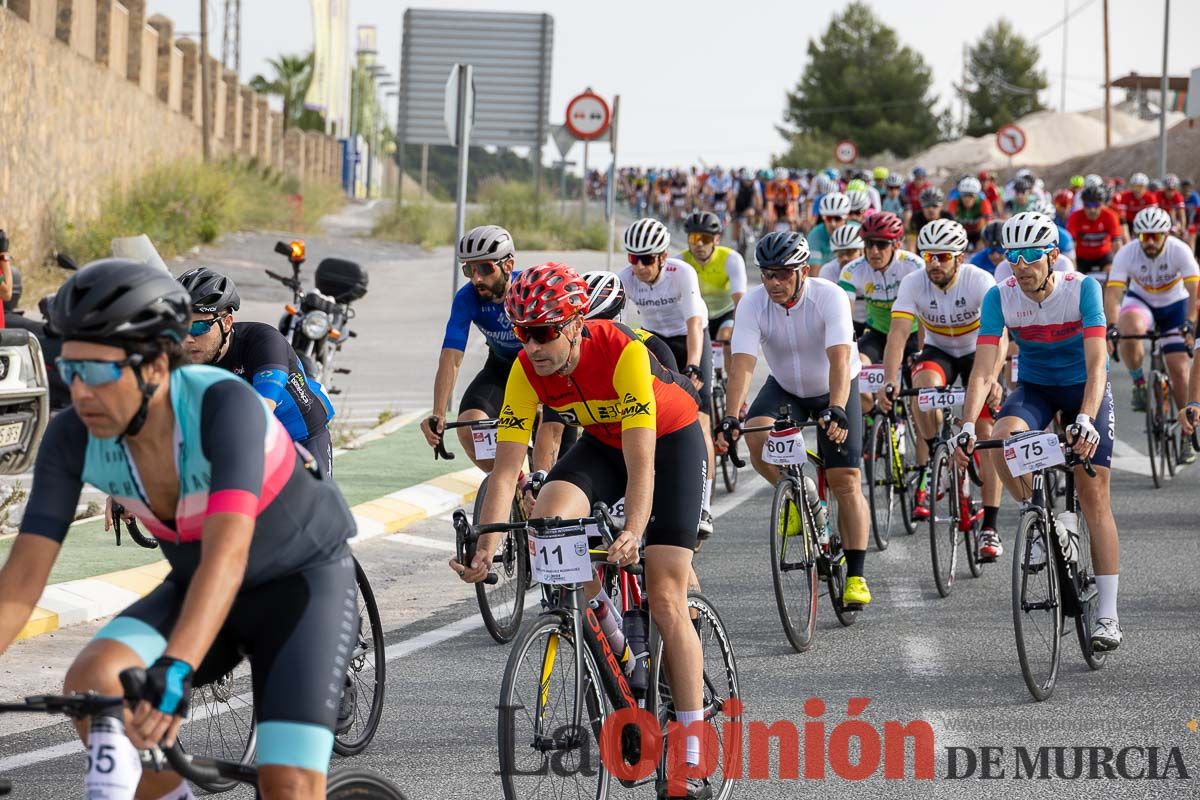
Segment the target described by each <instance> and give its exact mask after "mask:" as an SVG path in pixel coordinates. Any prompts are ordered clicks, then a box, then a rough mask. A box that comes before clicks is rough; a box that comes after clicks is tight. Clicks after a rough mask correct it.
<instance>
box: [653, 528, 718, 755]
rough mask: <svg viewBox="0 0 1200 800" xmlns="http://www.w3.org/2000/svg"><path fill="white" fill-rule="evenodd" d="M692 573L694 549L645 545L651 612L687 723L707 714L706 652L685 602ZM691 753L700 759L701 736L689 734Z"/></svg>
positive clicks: (677, 707)
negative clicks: (705, 700)
mask: <svg viewBox="0 0 1200 800" xmlns="http://www.w3.org/2000/svg"><path fill="white" fill-rule="evenodd" d="M691 573H692V551H691V550H689V549H687V548H684V547H676V546H674V545H648V546H647V547H646V592H647V594H648V596H649V601H650V615H651V618H652V619H653V620H654V625H655V627H657V628H658V632H659V635H661V636H662V640H663V657H664V660H665V661H666V667H667V674H668V676H669V677H668V682H669V684H670V686H671V697H672V698H673V700H674V703H675V714H676V718H677V719H678V721H679V723H680V724H681V725H685V726H686V725H688V724H690V723H692V722H697V721H699V720H701V719H703V717H704V696H703V691H702V685H703V681H704V656H703V653H702V652H701V649H700V639H699V637H698V636H697V635H696V628H695V627H694V626H693V625H692V620H691V618H690V616H689V614H688V607H687V593H688V583H689V580H690V575H691ZM687 755H688V759H687V760H688V763H690V764H698V763H699V762H700V758H699V755H700V743H699V738H698V737H693V736H689V737H688V741H687Z"/></svg>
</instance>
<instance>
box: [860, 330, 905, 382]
mask: <svg viewBox="0 0 1200 800" xmlns="http://www.w3.org/2000/svg"><path fill="white" fill-rule="evenodd" d="M887 339H888V337H887V334H886V333H880V332H879V331H877V330H875V329H874V328H871V327H868V328H867V330H866V333H864V334H863V335H862V336H860V337H859V339H858V352H859V353H861V354H862V355H864V356H866V357H867V358H869V359H871V363H872V364H882V363H883V351H884V350H886V349H887ZM916 352H917V335H916V334H915V333H914V334H912V335H911V336H909V337H908V341H907V342H905V343H904V361H905V362H906V363H907V362H908V359H909V357H910V356H912V355H915V354H916ZM907 372H908V370H907V368H906V369H905V373H906V374H907Z"/></svg>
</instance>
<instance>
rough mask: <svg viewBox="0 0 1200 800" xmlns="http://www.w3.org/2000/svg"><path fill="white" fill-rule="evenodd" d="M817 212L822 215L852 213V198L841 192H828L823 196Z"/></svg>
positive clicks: (839, 215)
mask: <svg viewBox="0 0 1200 800" xmlns="http://www.w3.org/2000/svg"><path fill="white" fill-rule="evenodd" d="M817 213H818V214H819V215H820V216H822V217H844V216H846V215H847V214H849V213H850V198H849V197H847V196H846V195H844V194H842V193H841V192H828V193H826V194H825V195H824V196H823V197H822V198H821V203H820V205H819V206H818V207H817Z"/></svg>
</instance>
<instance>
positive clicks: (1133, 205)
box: [1114, 172, 1159, 239]
mask: <svg viewBox="0 0 1200 800" xmlns="http://www.w3.org/2000/svg"><path fill="white" fill-rule="evenodd" d="M1114 203H1115V205H1116V207H1117V211H1119V212H1120V214H1121V222H1122V223H1123V224H1124V226H1125V229H1124V231H1125V238H1126V239H1129V238H1130V236H1129V227H1130V225H1131V224H1132V223H1133V219H1134V217H1136V216H1137V215H1138V212H1140V211H1141V210H1142V209H1143V208H1149V207H1150V206H1157V205H1159V197H1158V193H1157V192H1152V191H1150V178H1149V176H1147V175H1146V173H1144V172H1135V173H1133V174H1132V175H1130V176H1129V189H1127V190H1126V191H1124V192H1121V193H1120V194H1118V195H1117V196H1116V197H1115V198H1114Z"/></svg>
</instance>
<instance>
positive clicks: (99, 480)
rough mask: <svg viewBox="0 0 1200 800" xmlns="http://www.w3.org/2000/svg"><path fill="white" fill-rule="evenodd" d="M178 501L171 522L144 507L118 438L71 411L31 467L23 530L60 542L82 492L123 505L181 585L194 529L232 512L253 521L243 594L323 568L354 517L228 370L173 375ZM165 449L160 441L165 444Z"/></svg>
mask: <svg viewBox="0 0 1200 800" xmlns="http://www.w3.org/2000/svg"><path fill="white" fill-rule="evenodd" d="M169 392H170V401H171V408H172V410H173V412H174V415H175V464H176V469H177V470H178V480H179V498H178V501H177V503H176V507H175V509H174V514H173V518H170V519H159V518H158V517H157V516H155V514H154V512H153V511H152V510H151V508H150V500H149V498H148V497H147V495H146V490H145V488H144V487H143V484H142V480H141V477H140V476H139V474H138V470H137V465H136V464H135V463H134V460H133V457H132V456H131V455H130V452H129V449H128V447H127V445H125V444H124V443H123V442H122V441H121V439H120V438H119V437H114V438H111V439H98V438H95V437H93V436H92V435H91V434H89V433H88V431H87V428H86V427H84V424H83V422H82V421H81V420H80V418H79V416H78V414H77V413H76V411H75V410H74V409H67V410H65V411H63V412H62V413H60V414H59V415H58V416H56V417H55V418H54V419H53V420H51V422H50V425H49V427H48V428H47V429H46V434H45V437H44V438H43V439H42V446H41V450H40V452H39V453H38V460H37V466H36V468H35V470H34V479H33V491H32V494H31V496H30V499H29V504H28V505H27V506H26V509H25V518H24V520H23V521H22V522H21V532H22V535H24V534H35V535H38V536H45V537H46V538H48V539H52V540H54V541H56V542H62V541H63V539H64V538H65V537H66V534H67V530H68V528H69V526H70V524H71V521H72V518H73V517H74V511H75V506H76V503H77V502H78V500H79V493H80V491H81V489H82V487H83V484H84V483H85V482H86V483H89V484H91V485H92V486H95V487H96V488H97V489H99V490H100V491H101V492H103V493H105V494H107V495H110V496H112V498H113V500H114V502H117V503H120V504H121V505H123V506H125V508H127V509H128V510H129V511H130V512H131V513H133V514H134V515H135V516H136V517H137V518H138V520H139V521H141V523H142V524H143V525H144V526H145V527H146V528H147V529H148V530H149V531H150V533H151V534H153V535H154V537H155V538H156V539H158V540H159V542H160V543H161V545H162V551H163V556H164V557H165V558H166V559H167V562H168V563H169V564H170V565H171V571H172V574H174V575H176V576H178V577H180V578H181V579H182V580H184V581H186V580H188V579H190V577H191V575H192V574H193V573H194V572H195V570H196V567H197V566H199V564H200V553H201V548H202V546H203V535H204V522H205V520H206V519H207V518H208V516H209V515H211V514H218V513H237V514H242V515H245V516H247V517H250V518H251V519H253V520H254V521H255V526H254V537H253V539H252V540H251V544H250V554H249V559H248V562H247V565H246V573H245V577H244V579H243V586H245V587H248V588H249V587H253V586H256V585H259V584H262V583H264V582H266V581H269V580H272V579H274V578H277V577H279V576H281V575H287V574H290V573H293V572H298V571H301V570H303V569H305V568H306V567H309V566H312V565H314V564H319V563H322V562H324V561H327V560H329V559H330V558H332V557H334V556H335V555H336V554H338V553H339V552H340V551H341V550H342V548H343V546H344V542H345V541H346V540H347V539H349V538H350V537H351V536H353V535H354V531H355V527H354V518H353V517H352V516H351V514H350V510H349V509H348V508H347V507H346V502H345V500H344V499H342V495H341V493H340V492H339V491H338V490H337V488H336V487H335V486H334V484H333V483H332V482H330V481H323V480H319V479H318V478H316V477H314V476H313V475H312V474H311V473H310V472H309V471H308V470H307V469H306V468H305V467H304V464H303V463H302V461H301V459H300V458H298V457H297V451H296V448H295V445H294V444H293V443H292V440H291V438H290V437H289V436H288V435H287V431H285V430H284V428H283V425H282V424H280V423H279V421H278V420H276V419H275V417H274V416H273V415H272V414H271V413H270V412H269V411H268V410H267V407H266V405H265V404H264V403H263V402H262V399H261V398H259V396H258V395H257V394H256V393H255V392H254V390H253V389H251V388H250V387H249V386H247V385H246V383H245V382H244V381H242V380H240V379H238V378H237V377H235V376H234V375H233V374H232V373H230V372H227V371H226V370H223V369H217V368H216V367H209V366H201V365H195V366H185V367H180V368H179V369H175V370H172V371H171V378H170V387H169ZM163 446H164V447H167V446H170V443H166V442H164V443H163Z"/></svg>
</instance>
